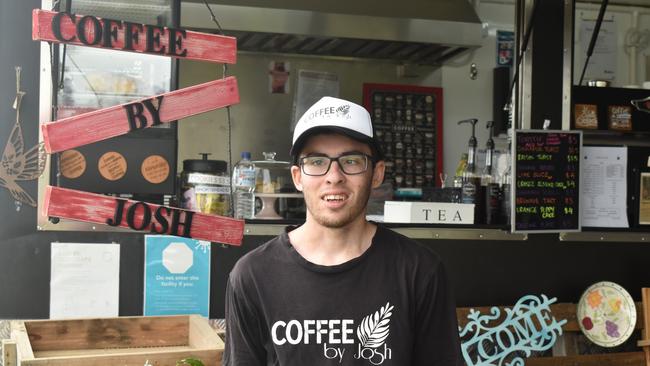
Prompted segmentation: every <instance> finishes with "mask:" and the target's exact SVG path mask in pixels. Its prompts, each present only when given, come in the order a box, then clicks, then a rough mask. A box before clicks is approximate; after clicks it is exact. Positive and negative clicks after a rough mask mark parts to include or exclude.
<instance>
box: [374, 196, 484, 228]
mask: <svg viewBox="0 0 650 366" xmlns="http://www.w3.org/2000/svg"><path fill="white" fill-rule="evenodd" d="M384 222H395V223H410V224H459V225H470V224H473V223H474V204H467V203H447V202H401V201H386V203H385V204H384Z"/></svg>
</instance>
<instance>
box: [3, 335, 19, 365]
mask: <svg viewBox="0 0 650 366" xmlns="http://www.w3.org/2000/svg"><path fill="white" fill-rule="evenodd" d="M2 366H18V353H17V351H16V341H14V340H13V339H3V340H2Z"/></svg>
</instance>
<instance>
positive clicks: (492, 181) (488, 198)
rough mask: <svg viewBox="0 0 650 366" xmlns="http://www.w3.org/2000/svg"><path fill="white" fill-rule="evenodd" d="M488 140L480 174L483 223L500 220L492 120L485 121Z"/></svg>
mask: <svg viewBox="0 0 650 366" xmlns="http://www.w3.org/2000/svg"><path fill="white" fill-rule="evenodd" d="M487 129H488V130H489V133H488V140H487V142H486V143H485V167H484V168H483V174H482V175H481V190H482V191H483V192H484V194H485V223H486V224H489V225H493V224H498V223H500V222H501V187H500V186H499V182H498V179H497V177H496V170H495V169H494V168H493V167H494V164H493V161H494V139H493V138H492V137H493V136H494V122H493V121H488V122H487Z"/></svg>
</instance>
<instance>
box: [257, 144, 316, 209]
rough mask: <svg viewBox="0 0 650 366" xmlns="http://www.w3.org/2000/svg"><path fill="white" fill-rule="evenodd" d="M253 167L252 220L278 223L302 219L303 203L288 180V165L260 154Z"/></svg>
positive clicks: (290, 180)
mask: <svg viewBox="0 0 650 366" xmlns="http://www.w3.org/2000/svg"><path fill="white" fill-rule="evenodd" d="M263 154H264V160H257V161H253V164H254V165H255V190H254V194H255V217H254V218H255V219H261V220H281V219H295V218H304V217H305V201H304V199H303V196H302V193H300V192H298V190H296V187H295V186H294V185H293V180H292V179H291V163H289V162H287V161H278V160H275V156H276V153H274V152H264V153H263Z"/></svg>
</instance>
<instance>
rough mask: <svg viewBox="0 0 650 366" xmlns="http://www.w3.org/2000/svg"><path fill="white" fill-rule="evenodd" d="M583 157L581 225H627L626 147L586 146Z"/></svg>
mask: <svg viewBox="0 0 650 366" xmlns="http://www.w3.org/2000/svg"><path fill="white" fill-rule="evenodd" d="M583 151H584V155H583V159H582V198H581V201H582V226H591V227H629V223H628V220H627V210H626V207H627V148H626V147H594V146H585V147H584V148H583Z"/></svg>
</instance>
